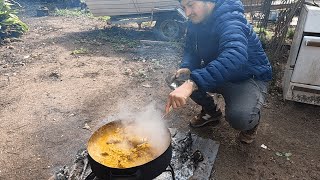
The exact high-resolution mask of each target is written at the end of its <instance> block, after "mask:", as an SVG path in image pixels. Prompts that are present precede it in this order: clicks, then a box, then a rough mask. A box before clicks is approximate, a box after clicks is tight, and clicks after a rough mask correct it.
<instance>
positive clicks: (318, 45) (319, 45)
mask: <svg viewBox="0 0 320 180" xmlns="http://www.w3.org/2000/svg"><path fill="white" fill-rule="evenodd" d="M306 46H313V47H320V42H316V41H306Z"/></svg>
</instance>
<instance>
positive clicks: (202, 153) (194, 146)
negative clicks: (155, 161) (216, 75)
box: [49, 129, 219, 180]
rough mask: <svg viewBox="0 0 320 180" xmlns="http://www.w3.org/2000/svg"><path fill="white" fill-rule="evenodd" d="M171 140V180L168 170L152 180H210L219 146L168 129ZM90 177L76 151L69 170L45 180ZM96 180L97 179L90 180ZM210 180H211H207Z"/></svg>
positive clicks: (85, 155)
mask: <svg viewBox="0 0 320 180" xmlns="http://www.w3.org/2000/svg"><path fill="white" fill-rule="evenodd" d="M170 132H171V137H172V148H173V149H172V159H171V163H170V164H171V166H172V168H173V174H174V178H173V177H172V172H170V171H169V170H170V167H168V168H167V169H168V171H165V172H163V173H162V174H161V175H159V176H158V177H157V178H155V179H154V180H168V179H176V180H186V179H196V180H208V179H209V178H210V175H211V172H212V169H213V165H214V161H215V159H216V156H217V153H218V148H219V144H218V143H217V142H216V141H213V140H211V139H204V138H201V137H199V136H197V135H195V134H191V133H190V132H186V133H182V132H178V131H177V129H170ZM90 173H91V168H90V165H89V163H88V152H87V151H86V150H79V151H78V153H77V155H76V160H75V161H74V163H73V165H72V166H71V167H70V168H69V167H67V166H64V167H62V168H61V169H59V170H58V171H57V172H55V174H54V175H53V176H52V177H51V178H50V179H49V180H86V179H87V177H88V176H89V174H90ZM94 179H95V180H98V179H97V178H94ZM211 179H212V178H211Z"/></svg>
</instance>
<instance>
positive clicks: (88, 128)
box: [82, 123, 91, 130]
mask: <svg viewBox="0 0 320 180" xmlns="http://www.w3.org/2000/svg"><path fill="white" fill-rule="evenodd" d="M82 129H87V130H91V128H90V126H89V125H88V124H87V123H85V124H84V126H83V127H82Z"/></svg>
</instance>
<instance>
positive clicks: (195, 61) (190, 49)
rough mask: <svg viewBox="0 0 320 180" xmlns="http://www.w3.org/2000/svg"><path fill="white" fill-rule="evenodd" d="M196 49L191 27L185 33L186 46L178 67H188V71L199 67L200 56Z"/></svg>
mask: <svg viewBox="0 0 320 180" xmlns="http://www.w3.org/2000/svg"><path fill="white" fill-rule="evenodd" d="M195 51H196V36H195V33H193V30H192V29H189V30H188V32H187V35H186V47H185V48H184V54H183V58H182V62H181V65H180V68H188V69H189V70H190V71H193V70H195V69H199V68H200V65H201V61H200V58H199V57H198V55H197V53H196V52H195Z"/></svg>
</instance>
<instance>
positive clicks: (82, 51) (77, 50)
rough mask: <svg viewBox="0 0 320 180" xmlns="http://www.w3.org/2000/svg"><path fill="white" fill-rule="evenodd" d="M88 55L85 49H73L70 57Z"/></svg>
mask: <svg viewBox="0 0 320 180" xmlns="http://www.w3.org/2000/svg"><path fill="white" fill-rule="evenodd" d="M88 53H89V51H88V50H87V49H85V48H80V49H75V50H74V51H72V52H71V54H72V55H77V54H88Z"/></svg>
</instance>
